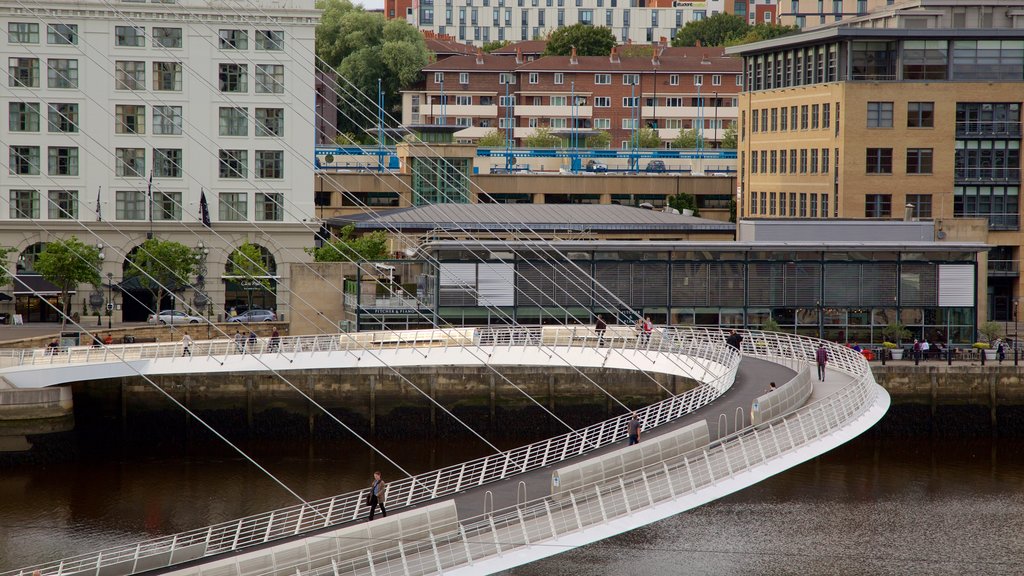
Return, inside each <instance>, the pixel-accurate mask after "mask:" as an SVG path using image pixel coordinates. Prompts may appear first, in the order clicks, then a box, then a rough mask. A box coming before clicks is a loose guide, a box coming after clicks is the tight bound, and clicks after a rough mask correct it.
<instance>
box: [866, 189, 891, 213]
mask: <svg viewBox="0 0 1024 576" xmlns="http://www.w3.org/2000/svg"><path fill="white" fill-rule="evenodd" d="M890 216H892V194H868V195H866V196H865V197H864V217H865V218H889V217H890Z"/></svg>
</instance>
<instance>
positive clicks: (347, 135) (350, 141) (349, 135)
mask: <svg viewBox="0 0 1024 576" xmlns="http://www.w3.org/2000/svg"><path fill="white" fill-rule="evenodd" d="M362 140H363V139H362V138H360V137H359V136H358V135H357V134H356V133H354V132H343V133H341V134H338V135H337V136H335V137H334V143H335V144H337V145H338V146H359V145H360V144H365V142H363V141H362Z"/></svg>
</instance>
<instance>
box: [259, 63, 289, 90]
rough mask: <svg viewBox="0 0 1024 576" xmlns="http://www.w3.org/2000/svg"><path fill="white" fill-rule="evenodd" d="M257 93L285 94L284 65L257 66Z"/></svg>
mask: <svg viewBox="0 0 1024 576" xmlns="http://www.w3.org/2000/svg"><path fill="white" fill-rule="evenodd" d="M256 93H257V94H284V65H283V64H257V65H256Z"/></svg>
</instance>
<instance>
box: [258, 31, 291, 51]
mask: <svg viewBox="0 0 1024 576" xmlns="http://www.w3.org/2000/svg"><path fill="white" fill-rule="evenodd" d="M256 49H257V50H274V51H280V50H284V30H257V31H256Z"/></svg>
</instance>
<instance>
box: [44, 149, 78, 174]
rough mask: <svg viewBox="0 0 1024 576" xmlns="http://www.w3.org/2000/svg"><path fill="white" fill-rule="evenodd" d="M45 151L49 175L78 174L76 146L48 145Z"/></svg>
mask: <svg viewBox="0 0 1024 576" xmlns="http://www.w3.org/2000/svg"><path fill="white" fill-rule="evenodd" d="M47 152H48V155H47V174H49V175H50V176H78V148H77V147H75V146H67V147H65V146H50V148H49V150H47Z"/></svg>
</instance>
